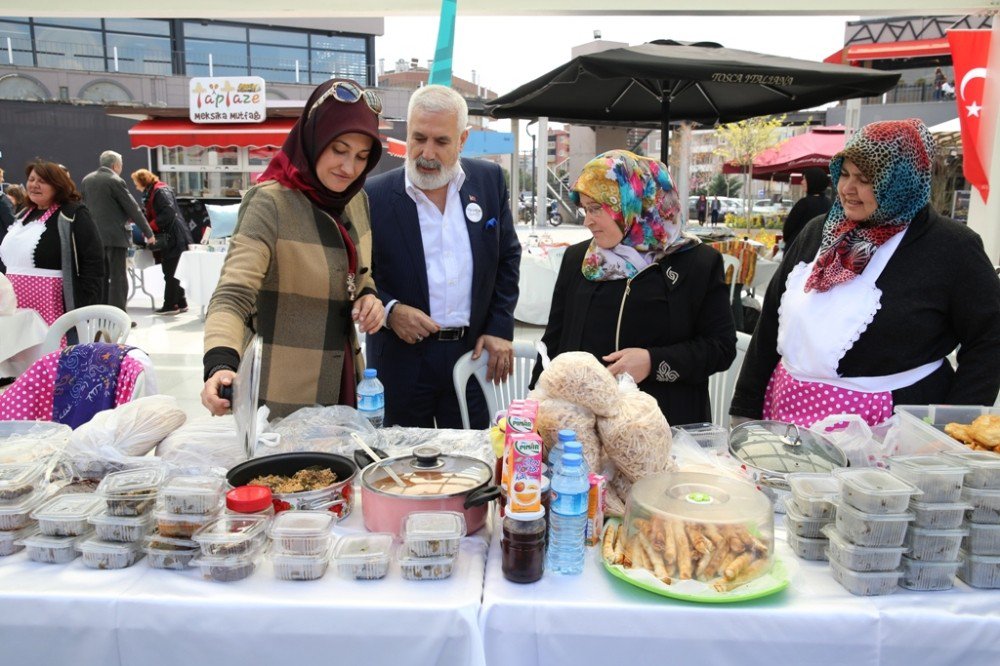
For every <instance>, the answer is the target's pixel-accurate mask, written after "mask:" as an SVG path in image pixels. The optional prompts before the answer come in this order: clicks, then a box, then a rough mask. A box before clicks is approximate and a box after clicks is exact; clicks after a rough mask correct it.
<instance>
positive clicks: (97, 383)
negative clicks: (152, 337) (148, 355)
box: [52, 342, 134, 429]
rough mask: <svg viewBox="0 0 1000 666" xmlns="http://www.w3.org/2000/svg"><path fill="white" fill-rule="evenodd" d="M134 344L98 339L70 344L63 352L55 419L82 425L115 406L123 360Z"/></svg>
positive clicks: (56, 386) (60, 361)
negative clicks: (95, 415)
mask: <svg viewBox="0 0 1000 666" xmlns="http://www.w3.org/2000/svg"><path fill="white" fill-rule="evenodd" d="M131 349H134V347H128V346H126V345H119V344H107V343H103V342H95V343H91V344H85V345H74V346H72V347H66V348H65V349H63V350H62V353H61V354H60V355H59V366H58V368H57V369H56V381H55V390H54V392H53V397H52V420H53V421H56V422H58V423H62V424H64V425H68V426H69V427H71V428H74V429H75V428H78V427H79V426H81V425H83V424H84V423H87V422H88V421H90V419H92V418H93V417H94V414H96V413H97V412H100V411H104V410H105V409H112V408H113V407H114V406H115V389H116V388H117V387H118V373H119V371H120V370H121V366H122V360H123V359H124V358H125V356H126V354H128V353H129V350H131Z"/></svg>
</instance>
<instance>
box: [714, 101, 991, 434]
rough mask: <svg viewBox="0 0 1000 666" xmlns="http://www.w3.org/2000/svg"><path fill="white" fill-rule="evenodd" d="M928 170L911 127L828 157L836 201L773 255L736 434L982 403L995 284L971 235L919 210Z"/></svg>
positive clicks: (921, 128)
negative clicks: (901, 408) (747, 428)
mask: <svg viewBox="0 0 1000 666" xmlns="http://www.w3.org/2000/svg"><path fill="white" fill-rule="evenodd" d="M933 159H934V140H933V138H932V137H931V134H930V132H929V131H928V130H927V127H926V126H925V125H924V124H923V122H921V121H920V120H917V119H912V118H911V119H909V120H893V121H885V122H876V123H871V124H870V125H866V126H865V127H863V128H862V129H861V130H860V131H859V132H858V133H857V134H855V135H854V136H852V137H851V138H850V140H848V142H847V145H846V146H845V147H844V150H842V151H841V152H840V153H838V154H837V155H835V156H834V158H833V160H831V162H830V176H831V177H832V179H833V182H834V183H836V186H837V200H836V201H835V202H834V204H833V207H832V208H831V209H830V212H829V214H828V215H827V216H826V218H818V219H814V220H813V221H812V222H810V223H809V224H807V225H806V228H805V229H804V230H803V231H802V233H801V234H800V235H799V237H798V239H797V240H796V241H795V242H794V243H792V244H791V245H789V246H787V247H786V249H785V256H784V259H783V260H782V264H781V266H780V267H779V269H778V274H777V275H775V276H774V279H772V280H771V283H770V285H769V286H768V288H767V293H766V295H765V297H764V307H763V311H762V312H761V319H760V322H759V323H758V324H757V328H756V330H755V331H754V334H753V339H752V341H751V342H750V347H749V350H748V351H747V355H746V359H745V360H744V362H743V368H742V371H741V372H740V377H739V381H738V382H737V384H736V391H735V394H734V396H733V401H732V406H731V407H730V410H729V413H730V414H731V415H732V416H733V417H735V418H734V419H733V420H734V422H735V421H737V420H739V419H759V418H765V419H776V420H778V421H785V422H788V423H795V424H798V425H800V426H805V427H808V426H810V425H812V424H813V423H815V422H816V421H818V420H821V419H823V418H825V417H827V416H830V415H833V414H843V413H850V414H858V415H859V416H861V417H862V418H863V419H864V420H865V421H866V422H867V423H869V424H871V425H876V424H879V423H881V422H883V421H884V420H886V419H887V418H889V417H890V416H892V413H893V405H898V404H903V405H927V404H935V403H943V404H949V405H992V404H993V402H994V400H995V399H996V397H997V391H998V388H1000V281H998V280H997V276H996V275H995V273H994V272H993V266H992V265H991V263H990V261H989V259H988V258H987V256H986V253H985V251H984V250H983V242H982V240H981V239H980V238H979V236H978V235H977V234H976V233H975V232H974V231H972V230H971V229H969V228H968V227H966V226H964V225H961V224H958V223H956V222H954V221H952V220H949V219H947V218H945V217H942V216H941V215H939V214H938V213H936V212H935V211H934V210H933V208H931V206H930V193H931V169H932V164H933ZM956 347H958V367H957V369H955V368H952V366H951V363H950V362H949V361H948V360H947V358H946V357H947V356H948V354H950V353H951V352H952V351H954V349H955V348H956Z"/></svg>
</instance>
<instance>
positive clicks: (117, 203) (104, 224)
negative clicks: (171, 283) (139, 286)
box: [80, 150, 153, 310]
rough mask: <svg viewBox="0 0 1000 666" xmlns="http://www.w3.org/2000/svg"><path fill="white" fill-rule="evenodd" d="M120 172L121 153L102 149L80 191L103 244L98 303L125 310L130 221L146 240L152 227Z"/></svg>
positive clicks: (148, 238) (149, 238) (150, 236)
mask: <svg viewBox="0 0 1000 666" xmlns="http://www.w3.org/2000/svg"><path fill="white" fill-rule="evenodd" d="M121 172H122V156H121V155H120V154H118V153H116V152H115V151H113V150H105V151H104V152H103V153H101V166H100V168H99V169H98V170H97V171H93V172H91V173H88V174H87V175H86V176H84V177H83V182H82V183H81V184H80V193H81V194H83V200H84V203H86V204H87V208H89V209H90V215H91V216H92V217H93V218H94V223H95V224H96V225H97V231H98V232H99V233H100V234H101V241H102V242H103V243H104V273H105V275H106V276H107V278H106V281H105V283H104V289H103V294H102V298H101V302H102V303H105V304H107V305H113V306H115V307H116V308H120V309H122V310H124V309H125V303H126V301H127V300H128V272H127V269H126V266H125V264H126V261H127V260H128V246H129V240H130V239H131V232H130V231H129V227H128V224H129V220H131V221H132V222H135V223H136V224H137V225H138V226H139V228H140V229H141V230H142V235H143V236H144V237H145V238H146V239H147V240H151V239H152V238H153V230H152V229H150V227H149V224H148V223H147V222H146V216H145V215H143V214H142V210H141V209H140V208H139V204H137V203H136V202H135V199H134V198H132V195H131V193H129V191H128V187H127V186H126V185H125V181H124V180H122V178H121V176H120V175H119V174H121Z"/></svg>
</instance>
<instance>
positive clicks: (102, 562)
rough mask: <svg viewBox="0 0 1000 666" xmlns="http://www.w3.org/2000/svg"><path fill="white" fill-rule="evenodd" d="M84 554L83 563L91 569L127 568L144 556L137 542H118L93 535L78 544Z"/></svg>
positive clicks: (78, 548)
mask: <svg viewBox="0 0 1000 666" xmlns="http://www.w3.org/2000/svg"><path fill="white" fill-rule="evenodd" d="M76 548H77V550H79V551H80V554H81V555H83V563H84V564H86V565H87V566H88V567H90V568H91V569H125V568H126V567H130V566H132V565H133V564H135V563H136V562H138V561H139V559H140V558H141V557H142V549H141V547H140V546H139V544H137V543H118V542H115V541H103V540H101V539H98V538H97V537H91V538H89V539H87V540H86V541H82V542H80V543H79V544H77V546H76Z"/></svg>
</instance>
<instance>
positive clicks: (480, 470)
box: [361, 445, 493, 497]
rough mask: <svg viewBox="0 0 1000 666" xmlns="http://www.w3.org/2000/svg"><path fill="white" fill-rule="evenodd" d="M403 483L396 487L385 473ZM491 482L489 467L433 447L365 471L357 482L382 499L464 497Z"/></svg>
mask: <svg viewBox="0 0 1000 666" xmlns="http://www.w3.org/2000/svg"><path fill="white" fill-rule="evenodd" d="M387 467H388V468H391V469H392V471H394V472H395V473H396V475H397V476H398V477H399V478H400V480H401V481H402V482H403V487H400V486H399V485H398V484H396V482H395V481H394V480H393V479H392V478H391V477H390V476H389V474H388V473H387V472H386V468H387ZM492 478H493V470H492V469H491V468H490V466H489V465H487V464H486V463H484V462H482V461H481V460H478V459H476V458H472V457H470V456H460V455H453V454H447V453H442V452H441V449H439V448H438V447H436V446H433V445H424V446H418V447H416V448H415V449H413V453H412V454H411V455H408V456H400V457H397V458H389V459H387V460H383V461H382V462H379V463H374V464H372V465H369V466H368V467H367V468H365V471H364V472H363V473H362V475H361V482H362V484H364V485H365V486H366V487H368V488H369V489H371V490H374V491H376V492H379V493H382V494H386V495H402V496H406V497H448V496H451V495H464V494H466V493H468V492H469V491H470V490H473V489H475V488H478V487H479V486H481V485H483V484H484V483H487V482H489V481H490V479H492Z"/></svg>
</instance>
